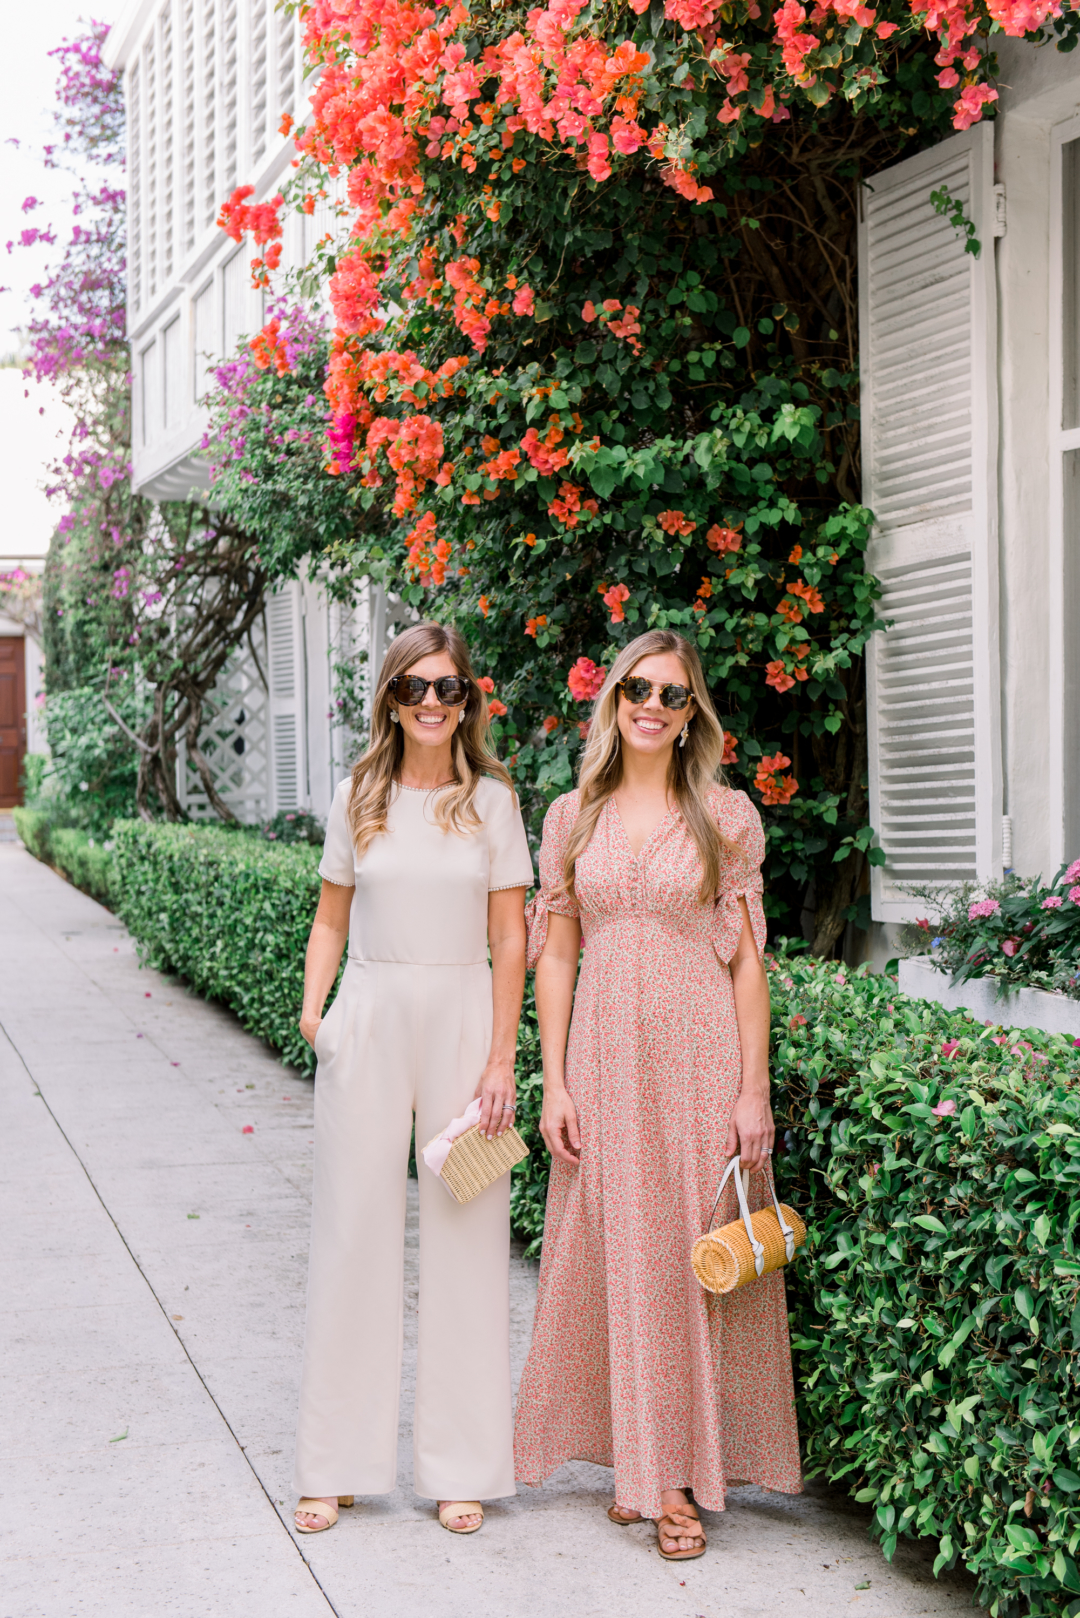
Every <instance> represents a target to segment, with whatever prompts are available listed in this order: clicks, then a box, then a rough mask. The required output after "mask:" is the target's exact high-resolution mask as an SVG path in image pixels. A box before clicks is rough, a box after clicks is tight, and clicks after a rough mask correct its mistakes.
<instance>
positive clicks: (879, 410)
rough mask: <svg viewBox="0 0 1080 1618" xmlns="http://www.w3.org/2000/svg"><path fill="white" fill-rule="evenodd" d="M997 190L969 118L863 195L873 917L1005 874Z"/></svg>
mask: <svg viewBox="0 0 1080 1618" xmlns="http://www.w3.org/2000/svg"><path fill="white" fill-rule="evenodd" d="M992 183H993V132H992V130H991V129H990V128H989V126H987V127H986V128H982V127H977V128H976V129H973V130H971V131H969V132H968V133H966V134H964V135H958V136H954V137H952V138H951V139H950V140H947V141H945V142H943V143H942V144H941V145H940V146H938V147H936V148H934V149H933V150H931V151H929V152H923V153H920V154H919V155H918V156H917V157H914V158H909V159H908V160H906V161H905V162H903V163H899V164H897V165H895V167H893V168H891V169H887V170H886V171H885V172H884V173H882V174H879V175H876V176H874V177H873V179H872V180H870V181H869V182H868V183H867V185H866V186H865V187H864V190H863V194H862V199H861V213H862V218H861V223H860V242H859V248H860V254H859V258H860V262H859V274H860V327H861V331H860V354H861V367H862V379H863V472H864V499H865V501H866V504H867V505H868V506H870V507H871V509H872V510H873V512H874V515H875V519H876V524H875V529H874V536H873V540H872V542H871V547H870V551H869V553H868V562H869V565H870V567H871V569H872V571H873V572H875V573H876V574H877V576H878V577H879V579H880V580H881V582H882V586H883V589H884V597H883V600H882V604H881V615H882V617H884V618H885V619H886V620H887V621H888V622H889V624H890V627H889V629H888V630H887V631H886V632H885V633H883V634H880V635H878V636H876V637H875V638H874V641H873V642H872V643H871V647H870V652H869V658H868V683H869V697H870V714H869V744H870V796H871V819H872V822H873V825H874V827H875V830H876V831H877V833H878V836H879V840H880V843H881V846H882V848H883V849H884V851H885V855H886V863H885V865H884V866H882V867H877V868H875V870H874V874H873V883H872V897H873V914H874V916H875V918H876V919H878V920H901V919H910V918H911V917H912V916H914V914H915V912H916V910H919V909H920V905H919V904H917V903H916V902H915V901H913V900H911V899H910V898H909V897H907V896H906V895H905V893H904V891H903V888H904V886H905V885H906V884H909V883H920V884H921V883H943V884H944V883H952V882H958V881H964V880H971V879H975V878H987V877H990V876H993V875H995V874H996V873H997V870H998V869H999V868H1000V867H999V859H1000V762H999V758H1000V737H999V734H998V719H997V713H998V705H999V701H1000V691H999V681H1000V670H999V667H998V661H997V622H996V616H997V593H996V474H995V457H996V442H997V438H996V433H997V405H996V353H995V347H994V342H995V338H994V302H993V300H994V280H993V270H994V243H993V214H992V211H991V210H992V206H993V193H992ZM941 186H947V187H948V190H949V194H950V197H951V198H952V199H955V200H958V201H959V202H961V203H962V205H963V208H964V213H965V215H966V216H967V217H968V218H970V219H972V220H973V221H974V223H975V226H976V231H977V234H978V237H979V239H980V241H981V242H982V252H981V254H980V255H979V257H978V258H976V257H974V256H973V255H972V254H969V253H966V252H965V251H964V238H963V237H962V236H961V234H960V233H959V232H958V231H957V230H956V229H955V227H954V226H953V225H952V223H951V222H950V221H949V220H948V219H947V218H944V217H942V216H941V215H940V214H938V213H936V212H935V210H934V208H933V206H932V204H931V202H930V193H931V192H932V191H935V190H937V189H938V188H939V187H941ZM921 908H922V909H925V906H924V905H923V906H922V907H921Z"/></svg>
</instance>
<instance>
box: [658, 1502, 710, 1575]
mask: <svg viewBox="0 0 1080 1618" xmlns="http://www.w3.org/2000/svg"><path fill="white" fill-rule="evenodd" d="M666 1524H670V1526H669V1527H665V1525H666ZM694 1530H696V1532H694ZM665 1539H700V1540H701V1547H700V1549H699V1550H694V1549H693V1548H691V1549H690V1550H688V1551H666V1550H665V1549H664V1540H665ZM656 1548H657V1550H658V1551H659V1552H660V1555H661V1556H662V1557H663V1558H664V1561H665V1562H694V1561H696V1560H697V1558H698V1557H699V1556H704V1555H705V1551H706V1549H707V1545H706V1540H705V1535H704V1534H703V1533H702V1531H701V1518H700V1517H699V1516H698V1514H697V1512H696V1510H695V1509H694V1506H693V1504H692V1503H691V1502H690V1501H687V1503H686V1505H685V1506H676V1507H675V1509H674V1510H673V1511H669V1512H666V1513H665V1514H664V1516H663V1517H657V1518H656Z"/></svg>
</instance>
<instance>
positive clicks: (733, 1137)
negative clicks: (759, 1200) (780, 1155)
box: [724, 1089, 776, 1172]
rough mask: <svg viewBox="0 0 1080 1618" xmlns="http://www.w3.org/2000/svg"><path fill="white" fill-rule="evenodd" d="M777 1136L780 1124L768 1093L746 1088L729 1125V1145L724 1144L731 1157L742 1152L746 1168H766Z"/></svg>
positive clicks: (741, 1156)
mask: <svg viewBox="0 0 1080 1618" xmlns="http://www.w3.org/2000/svg"><path fill="white" fill-rule="evenodd" d="M775 1136H776V1127H775V1125H774V1124H773V1115H772V1108H771V1107H770V1106H769V1096H768V1092H767V1091H764V1090H759V1089H753V1090H744V1091H743V1092H742V1094H741V1095H740V1097H739V1099H738V1101H736V1103H735V1111H734V1112H733V1113H732V1115H731V1123H730V1124H729V1125H728V1135H727V1144H726V1145H725V1147H724V1150H725V1152H726V1153H727V1155H728V1157H734V1156H735V1153H736V1152H738V1153H739V1155H740V1158H741V1159H742V1166H743V1168H744V1169H750V1170H751V1172H753V1171H754V1170H755V1169H760V1168H763V1167H764V1166H765V1163H766V1160H767V1157H768V1155H769V1154H771V1152H772V1148H773V1140H774V1139H775Z"/></svg>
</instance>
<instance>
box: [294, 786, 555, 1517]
mask: <svg viewBox="0 0 1080 1618" xmlns="http://www.w3.org/2000/svg"><path fill="white" fill-rule="evenodd" d="M350 788H351V782H350V781H348V780H346V781H344V782H342V784H341V786H340V787H339V788H338V790H337V792H336V793H335V795H334V802H333V806H332V808H331V811H330V819H329V823H328V825H327V830H326V846H325V848H324V851H323V857H322V861H321V863H320V865H319V871H320V874H321V875H322V876H323V877H324V878H325V879H326V880H327V881H328V882H334V883H337V884H339V885H341V886H347V887H355V892H354V895H353V900H352V909H351V913H350V918H349V954H348V960H347V963H346V967H345V973H344V976H343V978H342V981H341V988H340V990H339V991H338V994H337V997H336V998H335V1000H334V1002H333V1004H332V1005H331V1007H330V1010H329V1012H328V1013H327V1015H326V1018H325V1020H324V1021H323V1023H322V1025H321V1026H320V1028H319V1032H318V1035H317V1037H316V1040H315V1053H316V1055H317V1057H318V1064H319V1065H318V1069H317V1072H316V1077H315V1172H314V1186H313V1197H312V1215H311V1261H310V1269H309V1275H308V1305H307V1329H306V1333H305V1339H304V1363H303V1373H302V1377H301V1386H300V1418H299V1425H298V1430H297V1441H296V1487H297V1489H298V1491H299V1493H300V1494H302V1495H307V1496H309V1497H314V1498H317V1497H319V1496H321V1495H334V1494H358V1495H368V1494H386V1493H389V1492H390V1491H391V1490H392V1489H394V1488H395V1487H396V1482H397V1477H396V1473H397V1430H398V1398H399V1389H400V1381H401V1348H402V1328H403V1313H404V1301H403V1291H404V1283H403V1270H404V1232H405V1188H406V1178H407V1165H408V1158H409V1139H410V1134H411V1131H412V1125H413V1114H414V1112H415V1115H416V1140H417V1145H418V1146H423V1145H426V1143H427V1142H428V1141H429V1140H431V1139H432V1137H433V1136H435V1135H437V1134H438V1133H439V1131H440V1130H441V1129H443V1127H444V1126H445V1125H446V1124H447V1123H449V1121H450V1120H451V1118H455V1117H458V1116H460V1114H461V1113H462V1112H464V1110H465V1108H466V1107H467V1106H468V1104H469V1102H470V1101H471V1100H472V1097H473V1093H474V1092H475V1090H476V1085H477V1081H478V1080H479V1078H480V1075H481V1072H482V1071H483V1068H484V1064H485V1063H486V1061H487V1057H488V1053H489V1049H490V1044H491V1015H492V1007H491V971H490V968H489V966H488V955H487V897H488V894H489V893H491V892H496V891H498V890H499V889H500V888H514V887H527V886H530V885H531V884H532V881H533V872H532V861H531V859H530V856H529V849H528V843H527V841H526V838H525V830H524V827H523V825H522V821H521V814H520V812H519V810H518V809H517V806H516V805H515V803H514V801H513V799H512V797H511V795H510V793H509V791H508V790H507V788H506V787H504V786H502V785H501V784H500V783H499V782H497V781H494V780H492V779H491V778H489V777H485V778H484V780H483V781H481V783H480V786H479V788H478V791H477V796H476V800H475V803H476V809H477V812H478V813H479V815H480V817H481V819H482V821H483V824H482V826H481V828H480V829H479V831H477V832H476V833H474V834H473V835H471V836H468V837H460V836H457V835H455V833H453V832H449V833H443V832H441V831H440V830H439V828H438V827H437V826H436V824H435V821H434V815H433V794H431V793H425V792H421V791H415V790H410V789H408V788H398V789H396V790H395V794H394V797H393V799H392V801H391V805H390V810H389V824H388V830H387V833H386V835H385V836H381V837H378V838H376V839H375V841H374V843H372V844H370V845H369V846H368V849H367V851H366V853H365V854H364V857H363V859H362V860H361V861H360V862H359V864H357V863H356V861H355V858H354V850H353V845H352V839H351V837H350V835H349V830H348V826H347V823H346V810H347V807H348V801H349V792H350ZM419 1179H420V1311H419V1344H418V1363H417V1375H416V1413H415V1417H414V1422H413V1487H414V1488H415V1490H416V1492H417V1494H419V1495H423V1496H426V1497H428V1498H430V1499H433V1500H488V1499H495V1498H498V1497H499V1496H501V1495H510V1494H513V1493H514V1466H513V1453H512V1451H513V1438H512V1424H511V1411H510V1355H509V1274H508V1270H509V1198H510V1180H509V1175H504V1176H503V1178H502V1179H501V1180H498V1181H496V1183H495V1184H494V1185H491V1186H489V1187H488V1188H487V1190H486V1191H483V1192H481V1193H480V1195H479V1196H478V1197H475V1198H474V1199H473V1201H472V1202H469V1203H466V1204H465V1205H464V1206H459V1205H458V1204H457V1203H456V1202H455V1201H454V1199H453V1198H452V1197H451V1195H450V1193H449V1192H448V1191H447V1189H446V1187H445V1186H444V1185H443V1184H442V1182H441V1181H440V1180H438V1179H437V1178H436V1177H435V1175H433V1174H432V1173H431V1172H430V1170H428V1169H427V1168H426V1167H425V1166H424V1164H423V1163H422V1162H421V1163H420V1167H419Z"/></svg>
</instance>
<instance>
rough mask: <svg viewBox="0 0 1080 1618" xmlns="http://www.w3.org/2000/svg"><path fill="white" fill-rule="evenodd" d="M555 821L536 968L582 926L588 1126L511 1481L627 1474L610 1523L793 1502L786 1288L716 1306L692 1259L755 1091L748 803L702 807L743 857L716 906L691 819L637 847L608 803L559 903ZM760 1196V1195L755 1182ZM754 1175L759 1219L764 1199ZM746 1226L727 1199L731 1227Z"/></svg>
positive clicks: (752, 836) (556, 812)
mask: <svg viewBox="0 0 1080 1618" xmlns="http://www.w3.org/2000/svg"><path fill="white" fill-rule="evenodd" d="M577 798H578V795H577V793H576V792H572V793H568V794H567V795H566V796H565V797H562V798H559V799H557V800H556V802H555V803H554V804H552V806H551V808H550V809H549V811H548V815H547V819H546V820H545V822H544V839H543V847H542V849H541V853H540V880H541V888H540V892H539V894H538V895H537V898H536V899H535V900H534V901H533V902H532V904H531V905H530V907H529V911H528V920H529V963H530V965H535V963H536V961H537V960H538V959H539V957H540V955H541V953H542V951H543V947H544V944H545V943H546V941H547V918H548V914H549V912H550V913H553V914H556V915H564V916H574V917H578V918H579V919H580V922H581V928H582V935H583V958H582V966H581V972H580V976H579V979H578V985H577V991H576V993H575V997H574V1012H573V1018H572V1021H571V1026H570V1038H569V1042H568V1046H567V1055H566V1083H567V1088H568V1090H569V1092H570V1094H571V1096H572V1097H573V1100H574V1102H575V1105H576V1106H577V1110H578V1116H579V1119H580V1125H581V1161H580V1163H579V1165H578V1166H577V1167H576V1168H572V1167H570V1166H569V1165H568V1164H564V1163H559V1162H553V1163H552V1166H551V1183H550V1188H549V1192H548V1202H547V1220H546V1225H545V1230H544V1246H543V1256H542V1259H541V1266H540V1290H539V1298H538V1302H537V1311H536V1325H535V1331H534V1336H533V1342H532V1348H531V1350H530V1352H529V1357H528V1361H527V1363H526V1366H525V1370H524V1374H523V1376H522V1380H521V1388H520V1392H519V1395H518V1407H517V1421H516V1435H515V1465H516V1471H517V1476H518V1478H519V1479H521V1480H523V1481H525V1482H527V1483H540V1482H542V1481H543V1480H544V1479H545V1478H547V1477H549V1476H550V1475H551V1473H552V1472H554V1471H555V1470H556V1469H557V1468H558V1467H560V1466H561V1465H563V1463H564V1462H566V1461H569V1460H586V1461H593V1462H597V1463H598V1464H600V1465H601V1466H614V1468H615V1496H616V1499H617V1500H618V1502H619V1504H620V1505H622V1506H625V1507H627V1508H629V1509H633V1510H637V1511H640V1512H641V1513H642V1514H643V1515H645V1516H648V1517H658V1516H659V1515H660V1514H661V1500H660V1493H661V1490H663V1489H671V1488H692V1489H693V1491H694V1498H695V1499H696V1500H697V1501H698V1503H699V1504H700V1505H702V1506H704V1507H705V1508H706V1509H708V1510H712V1511H720V1510H722V1509H723V1505H724V1493H725V1488H726V1487H727V1485H728V1484H729V1483H731V1482H733V1481H735V1482H751V1483H757V1484H761V1485H763V1486H765V1487H766V1488H770V1489H776V1490H780V1491H782V1492H784V1493H790V1494H794V1493H798V1492H799V1490H800V1489H801V1487H802V1484H801V1477H800V1468H799V1446H798V1435H797V1432H796V1426H795V1410H794V1388H793V1384H792V1375H791V1352H790V1347H789V1341H788V1325H787V1309H786V1304H785V1296H784V1277H783V1273H782V1271H780V1272H776V1273H774V1274H772V1275H768V1276H764V1277H763V1278H762V1279H761V1280H760V1281H755V1282H753V1283H752V1284H751V1285H749V1286H747V1287H745V1288H744V1289H742V1290H741V1291H739V1292H736V1293H733V1294H731V1295H729V1296H727V1297H715V1296H713V1295H711V1294H709V1293H707V1292H705V1291H704V1290H703V1289H702V1287H701V1286H700V1284H699V1283H698V1281H697V1279H696V1278H695V1276H694V1272H693V1269H692V1268H691V1264H690V1252H691V1249H692V1247H693V1244H694V1242H695V1241H696V1239H697V1238H698V1236H700V1235H701V1233H702V1231H703V1230H704V1229H705V1228H706V1224H707V1220H708V1216H709V1213H710V1211H711V1208H712V1203H713V1199H714V1197H715V1195H716V1188H717V1185H718V1184H719V1181H720V1176H721V1173H722V1172H723V1168H724V1165H725V1162H726V1158H725V1154H724V1147H725V1142H726V1138H727V1130H728V1124H729V1122H730V1119H731V1114H732V1110H733V1108H734V1106H735V1102H736V1100H737V1099H738V1095H739V1089H740V1084H741V1077H742V1063H741V1056H740V1051H739V1030H738V1025H737V1022H736V1018H735V1001H734V994H733V990H732V983H731V973H730V971H729V969H728V962H729V961H730V960H731V957H732V955H733V954H734V953H735V950H736V948H737V947H738V943H739V938H740V936H741V933H742V912H741V910H740V906H739V899H740V898H743V899H745V900H746V903H747V909H748V911H749V915H750V920H751V926H752V928H753V932H754V937H755V940H756V943H757V947H758V952H759V954H760V953H761V952H762V951H763V950H764V945H765V917H764V913H763V910H762V905H761V890H762V883H761V872H760V865H761V861H762V858H763V856H764V852H765V841H764V836H763V833H762V829H761V821H760V818H759V816H758V813H757V810H756V809H755V808H754V806H753V804H752V803H751V802H750V800H749V798H748V797H747V796H746V794H745V793H743V792H735V791H731V790H727V789H724V788H720V787H717V788H716V789H715V792H714V793H713V795H712V799H711V806H712V810H713V813H714V814H715V816H716V820H717V823H718V825H719V827H720V830H721V831H722V832H723V833H724V835H725V836H726V837H727V838H728V839H730V840H731V842H732V843H733V844H734V847H735V852H733V853H731V854H729V855H726V856H725V858H724V862H723V866H722V871H721V878H720V885H719V891H718V895H717V898H716V901H715V903H709V904H702V903H701V902H700V900H699V899H698V888H699V885H700V881H701V864H700V861H699V858H698V853H697V847H696V845H695V843H694V841H693V838H692V837H691V835H690V833H689V831H688V829H687V827H686V824H685V822H684V821H683V818H682V816H681V815H680V814H679V812H678V810H673V811H672V812H670V813H669V814H668V815H667V816H665V818H664V819H663V820H661V821H660V823H659V824H658V825H657V826H656V827H655V828H654V830H653V832H652V834H651V835H650V836H649V838H648V839H647V840H646V842H645V844H644V846H643V847H642V849H641V850H640V852H639V853H638V854H637V855H635V854H634V853H633V850H632V849H631V847H630V843H629V841H628V839H627V836H626V832H625V830H624V827H623V824H622V821H621V819H620V817H619V813H618V810H617V808H616V806H615V803H614V801H613V800H611V799H609V800H608V802H607V804H606V805H605V808H604V810H603V812H602V813H601V815H600V818H599V820H598V822H597V825H596V830H595V832H594V833H593V836H592V839H591V841H590V842H589V845H588V847H587V848H586V850H585V852H584V853H583V854H582V855H581V856H580V857H579V859H578V862H577V870H576V874H575V889H576V893H577V903H576V904H575V903H574V902H572V901H571V900H570V899H569V898H568V897H567V896H566V895H565V894H559V893H558V892H557V889H558V888H559V886H560V884H561V881H562V866H563V854H564V851H565V848H566V841H567V838H568V836H569V834H570V830H571V828H572V826H573V824H574V821H575V819H576V816H577V810H578V803H577ZM755 1182H757V1183H756V1184H755ZM761 1182H762V1176H760V1175H753V1176H752V1177H751V1206H752V1207H760V1206H763V1205H764V1204H765V1202H766V1200H767V1197H766V1194H765V1190H764V1186H763V1184H762V1183H761ZM736 1216H737V1207H736V1204H735V1198H734V1194H733V1193H732V1195H731V1197H730V1200H728V1193H727V1192H725V1206H722V1207H721V1210H720V1218H721V1219H722V1220H726V1219H732V1218H735V1217H736Z"/></svg>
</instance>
